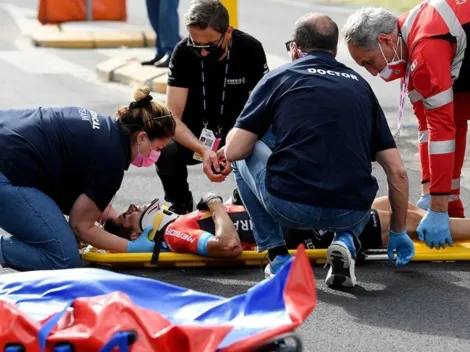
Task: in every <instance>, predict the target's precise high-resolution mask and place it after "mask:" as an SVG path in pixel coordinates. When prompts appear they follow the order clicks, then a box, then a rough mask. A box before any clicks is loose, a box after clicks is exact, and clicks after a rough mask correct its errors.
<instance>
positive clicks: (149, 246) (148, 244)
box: [127, 226, 155, 253]
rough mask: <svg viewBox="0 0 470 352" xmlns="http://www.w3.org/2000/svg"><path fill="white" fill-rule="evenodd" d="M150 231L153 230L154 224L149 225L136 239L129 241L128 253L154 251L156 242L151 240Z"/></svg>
mask: <svg viewBox="0 0 470 352" xmlns="http://www.w3.org/2000/svg"><path fill="white" fill-rule="evenodd" d="M150 231H152V226H149V227H147V228H146V229H145V230H144V232H142V234H141V235H140V237H139V238H138V239H136V240H135V241H129V243H128V244H127V253H148V252H153V247H155V242H153V241H150V240H149V233H150Z"/></svg>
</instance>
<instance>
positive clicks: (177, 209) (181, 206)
mask: <svg viewBox="0 0 470 352" xmlns="http://www.w3.org/2000/svg"><path fill="white" fill-rule="evenodd" d="M165 200H166V199H165ZM166 201H167V202H168V200H166ZM168 210H169V211H171V212H172V213H175V214H178V215H184V214H188V213H190V212H192V211H193V210H194V200H193V194H192V193H191V192H189V194H188V201H187V202H184V203H173V202H171V206H170V207H169V208H168Z"/></svg>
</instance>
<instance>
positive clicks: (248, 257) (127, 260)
mask: <svg viewBox="0 0 470 352" xmlns="http://www.w3.org/2000/svg"><path fill="white" fill-rule="evenodd" d="M415 249H416V254H415V256H414V258H413V260H412V261H414V262H432V261H470V242H456V243H454V246H453V247H451V248H449V247H448V248H446V249H441V250H436V249H430V248H428V247H426V245H425V244H424V243H422V242H415ZM289 252H290V254H291V255H295V253H296V250H290V251H289ZM305 252H306V253H307V256H308V258H309V260H310V262H312V263H313V264H320V265H321V264H325V263H326V249H308V250H306V251H305ZM151 258H152V253H100V252H98V251H96V250H95V249H92V250H90V251H87V252H86V253H84V254H82V259H83V260H84V261H86V262H89V263H94V264H98V265H101V266H110V267H150V268H151V267H159V268H160V267H205V266H256V265H262V264H265V263H267V256H266V252H261V253H258V252H256V251H244V252H243V253H242V254H241V255H240V256H239V257H238V258H236V259H217V258H208V257H202V256H199V255H194V254H181V253H168V252H164V253H160V256H159V260H158V264H157V265H152V264H151V263H150V261H151ZM373 258H374V255H372V254H371V255H369V254H368V253H366V260H374V259H373ZM377 259H384V257H383V255H382V256H381V258H377Z"/></svg>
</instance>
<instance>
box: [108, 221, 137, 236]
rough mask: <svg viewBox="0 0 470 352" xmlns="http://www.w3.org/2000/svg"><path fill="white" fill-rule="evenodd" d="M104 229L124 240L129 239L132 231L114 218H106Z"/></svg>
mask: <svg viewBox="0 0 470 352" xmlns="http://www.w3.org/2000/svg"><path fill="white" fill-rule="evenodd" d="M104 230H105V231H107V232H109V233H112V234H113V235H116V236H118V237H121V238H124V239H126V240H129V241H130V240H131V234H132V231H131V230H129V229H128V228H126V227H124V225H123V224H120V223H118V222H117V221H116V220H114V219H107V220H106V221H105V222H104Z"/></svg>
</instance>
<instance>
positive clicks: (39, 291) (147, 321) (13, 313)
mask: <svg viewBox="0 0 470 352" xmlns="http://www.w3.org/2000/svg"><path fill="white" fill-rule="evenodd" d="M316 302H317V299H316V288H315V278H314V275H313V271H312V267H311V265H310V263H309V260H308V258H307V256H306V254H305V251H304V248H303V246H301V247H299V248H298V252H297V254H296V257H295V258H293V259H291V261H290V262H289V263H288V264H287V265H286V266H285V267H284V268H283V269H282V270H281V271H280V272H279V273H278V274H277V275H276V276H275V277H274V278H272V279H270V280H265V281H262V282H260V283H259V284H257V285H256V286H254V287H253V288H251V289H249V290H248V291H247V293H245V294H243V295H239V296H235V297H232V298H224V297H219V296H215V295H210V294H206V293H201V292H196V291H193V290H189V289H186V288H182V287H178V286H174V285H170V284H166V283H163V282H160V281H156V280H151V279H146V278H141V277H135V276H130V275H124V274H119V273H114V272H110V271H107V270H101V269H91V268H82V269H70V270H56V271H33V272H25V273H14V274H6V275H1V276H0V317H1V319H0V351H2V352H3V351H6V352H20V351H25V352H36V351H37V352H40V351H41V352H42V351H54V352H71V351H74V352H80V351H87V352H88V351H89V352H93V351H97V352H98V351H99V352H106V351H108V352H112V351H121V352H122V351H159V352H166V351H172V352H175V351H176V352H180V351H181V352H183V351H184V352H186V351H187V352H209V351H211V352H213V351H224V352H236V351H252V350H257V348H258V347H257V346H261V345H262V344H263V343H266V342H267V341H270V340H272V339H275V338H276V337H278V336H280V335H282V334H285V333H287V332H292V331H294V330H295V329H296V328H297V327H298V326H299V325H300V324H302V323H303V322H304V320H305V319H306V318H307V317H308V316H309V315H310V313H311V312H312V311H313V309H314V308H315V306H316Z"/></svg>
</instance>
